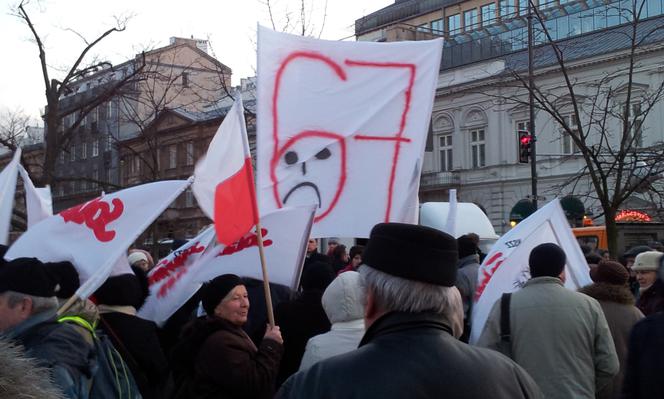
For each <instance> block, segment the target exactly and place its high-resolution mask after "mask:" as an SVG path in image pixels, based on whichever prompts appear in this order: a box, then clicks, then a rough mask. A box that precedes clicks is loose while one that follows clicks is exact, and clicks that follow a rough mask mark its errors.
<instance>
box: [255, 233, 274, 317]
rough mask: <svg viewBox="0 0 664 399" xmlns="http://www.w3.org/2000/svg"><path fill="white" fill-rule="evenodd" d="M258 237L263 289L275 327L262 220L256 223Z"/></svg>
mask: <svg viewBox="0 0 664 399" xmlns="http://www.w3.org/2000/svg"><path fill="white" fill-rule="evenodd" d="M256 238H257V239H258V253H259V254H260V256H261V268H262V269H263V289H264V290H265V305H266V306H267V307H266V309H267V320H268V322H269V323H270V327H274V325H275V324H274V312H273V310H272V294H271V293H270V279H269V277H268V275H267V263H266V262H265V251H264V250H263V231H262V230H261V222H260V221H258V222H257V223H256Z"/></svg>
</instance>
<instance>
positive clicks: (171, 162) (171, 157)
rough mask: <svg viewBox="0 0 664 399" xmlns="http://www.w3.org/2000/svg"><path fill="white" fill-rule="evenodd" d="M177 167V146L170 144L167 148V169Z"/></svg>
mask: <svg viewBox="0 0 664 399" xmlns="http://www.w3.org/2000/svg"><path fill="white" fill-rule="evenodd" d="M177 166H178V146H177V144H171V145H169V146H168V167H169V169H173V168H176V167H177Z"/></svg>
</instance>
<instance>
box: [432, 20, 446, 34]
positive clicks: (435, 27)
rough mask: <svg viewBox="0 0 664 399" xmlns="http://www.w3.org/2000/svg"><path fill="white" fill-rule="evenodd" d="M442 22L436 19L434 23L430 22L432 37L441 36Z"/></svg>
mask: <svg viewBox="0 0 664 399" xmlns="http://www.w3.org/2000/svg"><path fill="white" fill-rule="evenodd" d="M443 29H444V28H443V20H442V19H437V20H435V21H431V33H433V34H434V35H442V34H443Z"/></svg>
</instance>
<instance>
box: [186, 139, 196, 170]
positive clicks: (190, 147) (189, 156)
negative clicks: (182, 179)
mask: <svg viewBox="0 0 664 399" xmlns="http://www.w3.org/2000/svg"><path fill="white" fill-rule="evenodd" d="M185 156H186V157H185V161H186V162H185V165H187V166H191V165H193V164H194V142H193V141H189V142H187V146H186V154H185Z"/></svg>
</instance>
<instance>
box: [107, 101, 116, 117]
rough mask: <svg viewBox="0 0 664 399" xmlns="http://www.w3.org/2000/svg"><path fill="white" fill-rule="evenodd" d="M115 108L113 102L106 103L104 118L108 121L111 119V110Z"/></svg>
mask: <svg viewBox="0 0 664 399" xmlns="http://www.w3.org/2000/svg"><path fill="white" fill-rule="evenodd" d="M114 108H115V107H114V106H113V101H109V102H107V103H106V118H108V119H113V109H114Z"/></svg>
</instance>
